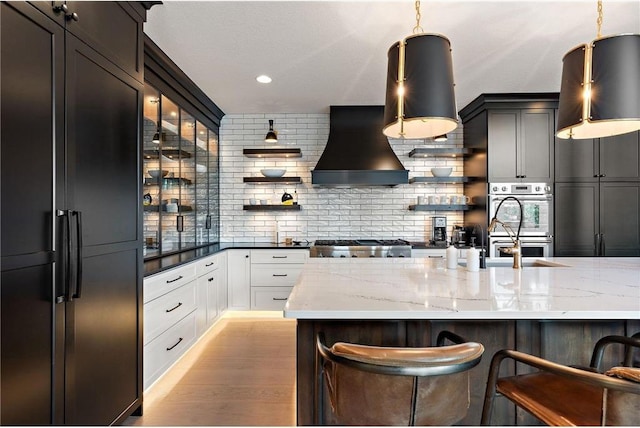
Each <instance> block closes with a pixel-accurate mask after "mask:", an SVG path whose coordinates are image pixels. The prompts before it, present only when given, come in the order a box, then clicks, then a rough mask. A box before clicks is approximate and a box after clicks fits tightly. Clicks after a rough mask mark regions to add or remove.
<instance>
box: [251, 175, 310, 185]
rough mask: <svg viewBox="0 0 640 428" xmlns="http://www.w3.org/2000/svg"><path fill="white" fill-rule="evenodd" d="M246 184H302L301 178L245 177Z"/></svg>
mask: <svg viewBox="0 0 640 428" xmlns="http://www.w3.org/2000/svg"><path fill="white" fill-rule="evenodd" d="M243 181H244V182H245V183H254V184H265V183H283V184H299V183H302V178H300V177H244V178H243Z"/></svg>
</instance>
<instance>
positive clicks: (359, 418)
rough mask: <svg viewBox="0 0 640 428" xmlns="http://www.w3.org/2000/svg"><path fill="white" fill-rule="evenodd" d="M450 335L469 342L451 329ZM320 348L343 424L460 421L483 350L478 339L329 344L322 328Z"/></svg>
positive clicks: (333, 405) (333, 403)
mask: <svg viewBox="0 0 640 428" xmlns="http://www.w3.org/2000/svg"><path fill="white" fill-rule="evenodd" d="M441 337H442V336H441ZM448 337H449V338H450V339H451V338H458V339H459V340H456V341H462V342H464V340H463V339H461V338H459V336H456V335H452V334H450V333H449V334H448ZM439 342H443V340H440V339H439ZM317 348H318V351H319V353H320V355H321V356H322V357H323V360H322V363H321V366H322V367H321V368H322V371H323V373H324V376H323V378H324V383H325V384H326V390H327V392H328V394H329V401H330V403H331V408H332V410H333V414H334V416H335V420H336V423H337V424H339V425H449V424H453V423H455V422H458V421H460V420H461V419H462V418H464V417H465V415H466V414H467V409H468V408H469V373H468V370H469V369H471V368H473V367H475V366H476V365H477V364H478V363H479V362H480V359H481V358H482V354H483V352H484V347H483V346H482V345H481V344H479V343H474V342H466V343H459V344H455V345H450V346H440V347H425V348H397V347H379V346H367V345H359V344H351V343H343V342H338V343H335V344H334V345H333V346H332V347H331V348H328V347H327V346H326V345H325V344H324V337H323V335H322V333H320V334H319V335H318V337H317ZM320 387H322V386H320Z"/></svg>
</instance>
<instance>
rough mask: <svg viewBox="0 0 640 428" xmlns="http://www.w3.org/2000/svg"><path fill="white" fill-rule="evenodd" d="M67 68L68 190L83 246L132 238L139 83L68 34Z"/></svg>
mask: <svg viewBox="0 0 640 428" xmlns="http://www.w3.org/2000/svg"><path fill="white" fill-rule="evenodd" d="M67 71H68V79H69V80H70V83H69V84H68V85H67V100H68V108H67V112H68V119H67V121H68V125H67V145H68V153H69V161H70V162H69V170H68V171H69V177H70V185H69V188H68V191H69V195H70V206H71V207H73V209H76V210H79V211H81V212H82V218H83V223H84V224H83V240H84V245H85V246H87V247H90V246H93V245H101V244H106V243H116V242H131V241H136V240H137V239H138V223H137V222H136V221H134V220H135V218H136V216H137V214H138V213H139V209H140V208H139V200H140V191H139V188H138V186H137V185H136V184H137V183H139V182H140V180H138V174H139V172H138V170H139V151H138V144H137V143H138V138H139V137H138V133H139V129H140V128H139V120H140V119H139V113H138V112H139V107H140V106H141V100H140V94H141V92H140V91H141V90H142V85H141V84H139V83H138V82H137V81H135V80H133V79H131V78H130V77H128V76H126V75H125V74H124V73H122V72H121V71H119V70H117V69H116V68H115V67H113V65H111V64H109V63H108V62H106V61H105V60H104V59H102V58H101V57H100V56H99V55H96V54H95V52H93V51H92V50H91V49H89V48H88V47H86V45H84V44H83V43H81V42H79V41H78V40H76V39H75V38H73V37H71V36H69V41H68V44H67Z"/></svg>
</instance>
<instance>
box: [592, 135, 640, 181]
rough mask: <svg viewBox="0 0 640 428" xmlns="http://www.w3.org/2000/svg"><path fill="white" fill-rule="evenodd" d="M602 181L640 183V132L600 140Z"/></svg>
mask: <svg viewBox="0 0 640 428" xmlns="http://www.w3.org/2000/svg"><path fill="white" fill-rule="evenodd" d="M600 174H601V175H602V177H601V181H640V132H630V133H627V134H622V135H616V136H613V137H607V138H601V139H600Z"/></svg>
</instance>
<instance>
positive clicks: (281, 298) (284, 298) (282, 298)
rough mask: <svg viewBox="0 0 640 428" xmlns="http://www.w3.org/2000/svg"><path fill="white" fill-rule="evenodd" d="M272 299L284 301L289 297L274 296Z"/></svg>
mask: <svg viewBox="0 0 640 428" xmlns="http://www.w3.org/2000/svg"><path fill="white" fill-rule="evenodd" d="M272 299H273V300H276V301H284V300H287V298H286V297H272Z"/></svg>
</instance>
